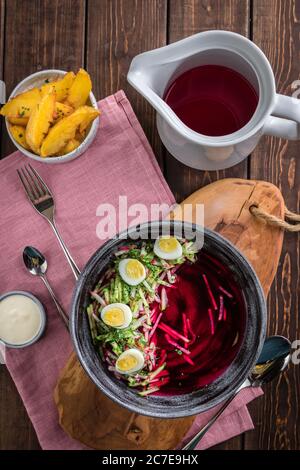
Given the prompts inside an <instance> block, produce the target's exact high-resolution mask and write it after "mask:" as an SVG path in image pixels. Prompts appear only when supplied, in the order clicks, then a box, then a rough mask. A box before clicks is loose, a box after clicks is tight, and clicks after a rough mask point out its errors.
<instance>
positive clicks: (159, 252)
mask: <svg viewBox="0 0 300 470" xmlns="http://www.w3.org/2000/svg"><path fill="white" fill-rule="evenodd" d="M153 251H154V253H155V254H156V256H158V257H159V258H163V259H177V258H180V257H181V256H182V246H181V244H180V243H179V241H178V240H177V238H175V237H171V236H168V235H165V236H162V237H160V238H157V239H156V240H155V243H154V247H153Z"/></svg>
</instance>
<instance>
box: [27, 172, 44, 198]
mask: <svg viewBox="0 0 300 470" xmlns="http://www.w3.org/2000/svg"><path fill="white" fill-rule="evenodd" d="M24 169H25V171H26V173H27V176H28V178H29V180H30V181H31V183H32V185H33V188H34V189H35V193H36V194H37V198H39V197H42V196H45V194H46V193H45V191H43V190H42V189H41V187H40V185H39V182H38V179H37V178H36V177H35V175H34V173H32V172H31V171H30V169H29V168H28V166H27V165H25V167H24Z"/></svg>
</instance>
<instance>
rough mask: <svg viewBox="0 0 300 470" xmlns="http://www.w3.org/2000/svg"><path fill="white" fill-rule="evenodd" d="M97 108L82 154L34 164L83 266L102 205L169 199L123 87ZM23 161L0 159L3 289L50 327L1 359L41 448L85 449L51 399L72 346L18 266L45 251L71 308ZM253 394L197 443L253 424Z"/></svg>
mask: <svg viewBox="0 0 300 470" xmlns="http://www.w3.org/2000/svg"><path fill="white" fill-rule="evenodd" d="M99 106H100V109H101V110H102V116H101V124H100V129H99V132H98V134H97V137H96V139H95V141H94V143H93V144H92V146H91V147H90V148H89V150H88V151H87V152H86V153H85V154H84V155H82V156H81V157H79V158H78V159H77V160H75V161H73V162H71V163H65V164H60V165H47V164H43V163H36V162H33V166H34V167H35V168H36V169H37V170H38V171H39V172H40V174H41V176H42V177H43V178H44V179H45V181H46V182H47V184H48V185H49V187H50V188H51V189H52V191H53V194H54V195H55V201H56V221H57V225H58V227H59V229H60V231H61V233H62V235H63V238H64V240H65V242H66V244H67V246H68V247H69V249H70V251H71V253H72V254H73V256H74V258H75V260H76V262H77V263H78V265H79V267H80V268H81V267H83V266H84V264H85V263H86V261H87V260H88V258H89V257H90V256H91V255H92V253H93V252H94V251H95V250H96V249H97V248H98V247H99V246H100V244H101V243H103V240H99V238H98V237H97V234H96V228H97V224H98V222H99V214H98V215H97V207H98V206H99V204H103V203H110V204H112V205H114V206H115V207H118V205H119V196H120V195H123V196H127V198H128V204H133V203H143V204H145V205H146V206H147V207H148V208H149V206H150V204H153V203H158V204H162V203H166V204H169V205H170V204H172V203H173V202H174V199H173V195H172V194H171V192H170V190H169V188H168V186H167V184H166V182H165V180H164V178H163V176H162V174H161V172H160V169H159V167H158V165H157V163H156V160H155V157H154V155H153V153H152V150H151V148H150V146H149V144H148V142H147V140H146V137H145V135H144V133H143V131H142V129H141V127H140V125H139V123H138V121H137V118H136V116H135V114H134V112H133V110H132V108H131V106H130V104H129V102H128V100H127V98H126V96H125V95H124V93H123V92H122V91H120V92H118V93H116V94H115V95H113V96H110V97H108V98H106V99H104V100H102V101H100V103H99ZM27 161H28V160H25V158H24V157H23V156H22V155H21V154H20V153H19V152H15V153H14V154H12V155H11V156H10V157H8V158H6V159H4V160H3V161H1V163H0V170H1V185H0V214H1V225H0V243H1V263H0V279H1V281H0V282H1V293H4V292H6V291H9V290H16V289H18V290H25V291H30V292H32V293H33V294H35V295H36V296H38V298H39V299H40V300H41V301H42V303H43V304H44V305H45V307H46V309H47V313H48V327H47V332H46V335H45V336H44V337H43V339H41V340H40V341H39V342H38V343H36V344H35V345H33V346H31V347H28V348H26V349H20V350H9V351H7V354H6V362H7V367H8V369H9V371H10V374H11V376H12V378H13V380H14V382H15V384H16V386H17V389H18V391H19V393H20V395H21V397H22V400H23V401H24V404H25V407H26V409H27V412H28V414H29V416H30V419H31V421H32V423H33V425H34V428H35V430H36V432H37V435H38V439H39V442H40V444H41V446H42V448H43V449H83V448H84V446H82V445H81V444H80V443H79V442H76V441H74V440H72V439H71V438H70V437H68V436H67V435H66V434H65V433H64V432H63V430H62V429H61V428H60V426H59V424H58V415H57V410H56V408H55V405H54V402H53V389H54V387H55V384H56V381H57V377H58V374H59V372H60V370H61V369H62V367H63V366H64V364H65V362H66V360H67V358H68V356H69V355H70V352H71V350H72V346H71V342H70V338H69V336H68V333H67V331H66V330H65V328H64V326H63V324H62V322H61V320H60V318H59V317H58V316H57V313H56V311H55V307H54V305H53V303H52V301H51V300H50V298H49V295H48V293H47V291H46V290H45V287H44V285H43V284H42V282H41V281H40V280H39V279H35V278H33V277H32V276H31V275H30V274H28V272H27V271H26V270H25V268H24V266H23V260H22V251H23V248H24V247H25V246H26V245H33V246H35V247H37V248H38V249H39V250H40V251H42V252H43V253H44V254H45V256H46V258H47V260H48V266H49V268H48V278H49V281H50V283H51V284H52V286H53V289H54V291H55V292H56V293H57V295H58V297H59V299H60V300H61V302H62V303H63V305H64V307H65V309H66V310H68V307H69V303H70V297H71V293H72V289H73V286H74V278H73V274H72V273H71V271H70V268H69V266H68V264H67V262H66V260H65V258H64V256H63V254H62V252H61V250H60V248H59V245H58V243H57V241H56V239H55V237H54V234H53V233H52V231H51V229H50V227H49V225H48V223H47V221H45V220H43V219H42V218H41V217H40V216H39V215H38V214H37V213H36V212H35V211H34V210H33V209H32V207H31V206H30V204H29V203H28V201H27V199H26V197H25V194H24V191H23V189H22V188H21V186H20V182H19V180H18V177H17V173H16V169H17V168H18V167H20V166H21V165H22V164H23V163H27ZM129 223H130V220H129ZM2 367H3V366H2ZM254 396H255V393H254V392H253V391H246V392H244V393H243V395H241V396H240V397H238V399H237V400H236V402H235V403H233V405H232V407H231V409H229V410H228V413H227V414H226V416H224V417H223V418H222V419H220V420H219V422H218V423H217V424H216V425H215V426H214V428H213V429H212V431H211V433H210V434H208V435H207V437H206V439H205V441H203V443H202V447H205V446H211V445H213V444H216V443H217V442H220V441H223V440H226V439H228V438H229V437H231V436H234V435H237V434H239V433H241V432H243V431H245V430H247V429H250V428H252V421H251V418H250V416H249V414H248V411H247V408H246V406H245V403H247V402H248V401H249V400H251V399H252V398H254ZM208 414H210V413H208ZM208 414H207V413H206V414H203V415H201V416H199V417H198V418H197V420H196V422H195V424H194V425H193V428H192V429H191V430H190V434H192V433H194V432H195V430H196V429H197V427H198V426H199V425H201V424H202V423H203V422H205V420H207V417H208Z"/></svg>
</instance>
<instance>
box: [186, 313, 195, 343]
mask: <svg viewBox="0 0 300 470" xmlns="http://www.w3.org/2000/svg"><path fill="white" fill-rule="evenodd" d="M186 324H187V327H188V332H189V334H190V335H191V337H192V339H191V342H190V344H193V343H194V342H195V341H196V335H195V333H194V332H193V330H192V327H191V321H190V319H189V318H187V319H186Z"/></svg>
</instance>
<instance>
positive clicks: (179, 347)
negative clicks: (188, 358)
mask: <svg viewBox="0 0 300 470" xmlns="http://www.w3.org/2000/svg"><path fill="white" fill-rule="evenodd" d="M165 338H166V340H167V341H168V343H169V344H172V346H175V348H177V349H179V350H180V351H182V352H183V353H185V354H191V351H189V350H188V349H185V348H183V347H182V346H180V344H178V343H176V341H173V340H172V339H171V338H170V336H169V335H168V334H166V335H165Z"/></svg>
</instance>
